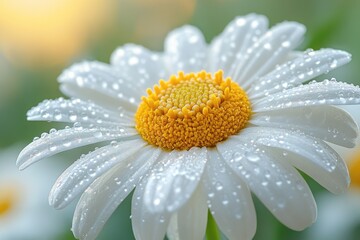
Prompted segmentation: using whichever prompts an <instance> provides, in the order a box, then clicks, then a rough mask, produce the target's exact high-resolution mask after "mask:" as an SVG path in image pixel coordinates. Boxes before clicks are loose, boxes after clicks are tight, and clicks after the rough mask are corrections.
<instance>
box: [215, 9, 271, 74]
mask: <svg viewBox="0 0 360 240" xmlns="http://www.w3.org/2000/svg"><path fill="white" fill-rule="evenodd" d="M267 27H268V20H267V18H266V17H265V16H262V15H256V14H249V15H247V16H244V17H237V18H235V19H234V20H233V21H231V22H230V23H229V24H228V25H227V26H226V28H225V30H224V31H223V32H222V33H221V35H219V36H218V37H217V38H216V39H215V40H214V41H213V42H212V44H211V46H210V53H209V54H210V57H209V60H210V66H209V69H210V71H212V72H215V71H217V70H219V69H222V70H223V71H224V73H225V75H226V76H227V75H228V74H229V73H230V70H231V69H232V70H233V69H234V68H236V67H237V65H236V64H234V62H235V59H239V58H242V57H244V55H245V54H246V51H247V49H248V48H249V47H250V46H252V45H253V43H254V42H256V41H258V38H259V36H261V35H262V34H263V33H264V32H265V31H266V30H267Z"/></svg>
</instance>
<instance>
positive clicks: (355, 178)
mask: <svg viewBox="0 0 360 240" xmlns="http://www.w3.org/2000/svg"><path fill="white" fill-rule="evenodd" d="M357 115H359V113H358V114H357ZM348 152H349V153H347V154H346V156H347V157H346V158H345V160H346V162H347V164H348V166H349V173H350V178H351V185H350V188H349V191H348V192H347V193H346V194H343V195H341V196H336V197H334V196H330V195H329V194H328V193H323V194H322V195H320V196H319V199H318V203H319V206H320V209H319V216H318V220H317V222H316V223H315V224H314V226H313V227H312V228H310V229H309V231H308V234H307V237H308V239H327V240H338V239H344V240H345V239H346V240H350V239H358V237H359V227H360V146H358V147H357V148H356V149H355V151H354V150H353V151H350V150H348Z"/></svg>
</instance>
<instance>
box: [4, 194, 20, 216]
mask: <svg viewBox="0 0 360 240" xmlns="http://www.w3.org/2000/svg"><path fill="white" fill-rule="evenodd" d="M17 199H18V196H17V192H16V191H15V190H14V189H13V188H12V187H5V188H4V187H3V188H0V217H1V216H4V215H6V214H7V213H9V212H10V211H11V209H12V208H13V207H14V205H15V204H16V200H17Z"/></svg>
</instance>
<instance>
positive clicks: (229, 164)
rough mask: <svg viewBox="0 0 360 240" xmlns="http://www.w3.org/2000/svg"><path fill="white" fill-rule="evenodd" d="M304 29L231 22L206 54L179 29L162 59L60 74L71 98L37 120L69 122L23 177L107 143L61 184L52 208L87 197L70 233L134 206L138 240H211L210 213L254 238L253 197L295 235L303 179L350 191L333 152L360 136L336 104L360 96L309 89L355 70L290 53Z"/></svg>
mask: <svg viewBox="0 0 360 240" xmlns="http://www.w3.org/2000/svg"><path fill="white" fill-rule="evenodd" d="M304 32H305V27H304V26H303V25H301V24H299V23H296V22H283V23H280V24H277V25H276V26H274V27H272V28H270V29H268V20H267V18H266V17H264V16H261V15H256V14H250V15H247V16H244V17H237V18H235V19H234V20H233V21H232V22H230V23H229V25H228V26H227V27H226V28H225V30H224V31H223V32H222V33H221V34H220V35H219V36H218V37H216V38H215V39H214V40H213V41H212V42H211V44H209V45H207V44H206V42H205V40H204V37H203V35H202V33H201V32H200V31H199V30H198V29H197V28H195V27H193V26H184V27H181V28H179V29H176V30H174V31H172V32H171V33H169V35H168V36H167V38H166V40H165V47H164V53H157V52H151V51H149V50H147V49H145V48H143V47H141V46H136V45H133V44H128V45H125V46H123V47H120V48H118V49H117V50H116V51H115V52H114V53H113V55H112V56H111V63H110V64H105V63H100V62H83V63H79V64H76V65H74V66H72V67H70V68H69V69H67V70H65V71H64V72H63V73H62V74H61V76H60V77H59V82H60V85H61V86H60V88H61V90H62V91H63V93H64V94H65V95H67V96H69V97H70V98H69V99H63V98H59V99H57V100H45V101H44V102H42V103H40V104H39V105H38V106H36V107H34V108H32V109H31V110H30V111H29V112H28V119H29V120H45V121H58V122H68V123H73V126H72V127H65V129H62V130H58V131H56V130H54V129H53V130H51V131H50V133H48V134H47V133H43V134H42V135H41V137H40V138H37V139H36V140H35V141H33V142H32V143H30V144H29V145H28V146H27V147H25V148H24V150H23V151H22V152H21V153H20V155H19V158H18V160H17V165H18V166H19V168H20V169H24V168H26V167H27V166H29V165H31V164H32V163H35V162H37V161H39V160H41V159H43V158H45V157H48V156H51V155H53V154H56V153H59V152H62V151H66V150H69V149H73V148H77V147H80V146H84V145H89V144H93V143H99V142H108V144H106V145H105V146H103V147H100V148H96V149H95V150H94V151H93V152H90V153H88V154H86V155H83V156H81V157H80V158H79V159H78V160H77V161H75V162H74V163H73V164H72V165H71V166H70V167H69V168H68V169H67V170H66V171H65V172H64V173H63V174H62V175H61V176H60V177H59V178H58V180H57V181H56V183H55V185H54V187H53V189H52V190H51V192H50V196H49V202H50V204H51V205H52V206H54V207H55V208H63V207H65V206H67V205H68V204H69V203H70V202H71V201H73V200H74V199H76V198H77V197H78V196H80V195H81V197H80V200H79V201H78V204H77V207H76V210H75V213H74V218H73V227H72V230H73V233H74V235H75V237H77V238H80V239H95V238H96V236H97V235H98V234H99V232H100V230H101V229H102V227H103V226H104V224H105V222H106V221H107V219H108V218H109V217H110V215H111V214H112V213H113V211H114V210H115V209H116V208H117V207H118V205H119V204H121V202H122V201H123V199H124V198H125V197H126V196H127V195H128V194H130V192H132V191H133V190H134V189H135V190H134V193H133V196H132V209H131V212H132V215H131V220H132V227H133V232H134V235H135V237H136V239H147V240H149V239H163V237H164V236H165V234H167V235H168V237H170V238H171V239H203V237H204V234H205V229H206V225H207V215H208V209H209V210H210V211H209V212H210V213H211V215H212V216H213V218H214V219H215V221H216V224H217V225H218V227H219V228H220V230H221V231H222V233H223V234H224V235H225V236H226V237H227V238H229V239H251V238H252V237H253V236H254V234H255V231H256V214H255V209H254V205H253V201H252V198H251V192H252V193H254V194H255V195H256V196H257V197H258V198H259V199H260V200H261V201H262V202H263V203H264V205H265V206H266V207H267V208H268V209H269V210H270V211H271V212H272V213H273V215H274V216H275V217H276V218H277V219H278V220H279V221H280V222H282V223H283V224H285V225H286V226H288V227H289V228H291V229H294V230H302V229H304V228H306V227H308V226H309V225H311V224H312V223H313V222H314V221H315V218H316V204H315V201H314V198H313V195H312V193H311V191H310V189H309V187H308V185H307V184H306V182H305V181H304V179H303V178H302V176H301V175H300V173H299V172H298V170H297V169H299V170H301V171H303V172H304V173H306V174H308V175H309V176H311V177H312V178H314V179H315V180H316V181H317V182H318V183H320V184H321V185H322V186H324V187H325V188H326V189H328V190H329V191H331V192H333V193H340V192H342V191H343V190H344V189H345V188H346V187H347V186H348V184H349V176H348V171H347V168H346V165H345V164H344V162H343V160H342V159H341V157H340V156H339V155H338V154H337V153H336V152H335V151H334V150H333V149H332V148H330V147H329V146H328V144H327V143H326V142H331V143H335V144H337V145H341V146H345V147H353V146H354V141H355V138H356V136H357V131H358V129H357V125H356V124H355V122H354V120H353V119H352V117H351V116H350V115H349V114H348V113H346V112H345V111H343V110H341V109H339V108H337V107H335V106H333V105H342V104H359V103H360V89H359V87H356V86H353V85H350V84H347V83H343V82H338V81H336V80H335V79H331V80H324V81H322V82H316V81H310V82H309V80H311V79H313V78H315V77H317V76H319V75H321V74H323V73H328V72H329V71H331V70H333V69H334V68H336V67H339V66H341V65H343V64H345V63H348V62H349V61H350V58H351V57H350V54H348V53H346V52H344V51H339V50H333V49H321V50H319V51H313V50H307V51H305V52H296V51H294V49H295V48H296V47H297V46H298V45H299V44H300V43H301V40H302V39H303V35H304Z"/></svg>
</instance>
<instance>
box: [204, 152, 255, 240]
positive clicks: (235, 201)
mask: <svg viewBox="0 0 360 240" xmlns="http://www.w3.org/2000/svg"><path fill="white" fill-rule="evenodd" d="M208 154H209V160H208V163H207V165H206V171H205V173H204V178H203V179H204V186H205V189H206V191H207V197H208V202H209V207H210V210H211V214H212V215H213V216H214V218H215V221H216V223H217V224H218V226H219V228H220V230H221V232H222V233H224V234H225V236H226V237H227V238H228V239H244V240H245V239H252V238H253V237H254V235H255V231H256V213H255V208H254V204H253V201H252V199H251V194H250V191H249V189H248V186H247V185H246V184H245V183H244V182H243V181H242V180H241V179H240V178H239V177H238V176H237V175H236V174H235V173H234V172H233V170H232V169H231V168H230V167H229V166H228V165H227V164H226V163H225V162H224V160H223V159H222V158H221V157H220V156H219V153H218V152H217V151H216V150H209V152H208Z"/></svg>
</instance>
